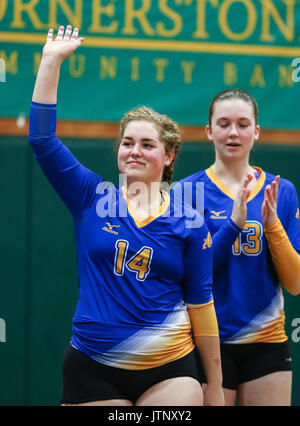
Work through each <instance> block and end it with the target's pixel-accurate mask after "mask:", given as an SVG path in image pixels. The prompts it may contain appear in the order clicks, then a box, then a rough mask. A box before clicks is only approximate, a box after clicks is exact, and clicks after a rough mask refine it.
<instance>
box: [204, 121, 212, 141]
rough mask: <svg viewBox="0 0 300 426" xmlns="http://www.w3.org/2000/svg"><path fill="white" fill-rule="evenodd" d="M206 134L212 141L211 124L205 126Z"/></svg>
mask: <svg viewBox="0 0 300 426" xmlns="http://www.w3.org/2000/svg"><path fill="white" fill-rule="evenodd" d="M205 134H206V137H207V139H208V140H210V141H212V132H211V127H210V125H209V124H207V125H206V126H205Z"/></svg>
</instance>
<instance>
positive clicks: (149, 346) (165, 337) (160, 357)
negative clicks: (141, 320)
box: [94, 305, 195, 370]
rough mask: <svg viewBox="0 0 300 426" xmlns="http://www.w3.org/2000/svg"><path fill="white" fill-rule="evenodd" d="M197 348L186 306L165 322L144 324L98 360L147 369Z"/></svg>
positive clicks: (97, 358) (137, 368) (135, 368)
mask: <svg viewBox="0 0 300 426" xmlns="http://www.w3.org/2000/svg"><path fill="white" fill-rule="evenodd" d="M194 348H195V345H194V342H193V339H192V336H191V323H190V320H189V315H188V313H187V309H186V307H185V306H184V305H182V307H181V308H180V309H177V307H176V308H175V311H174V312H172V313H171V314H169V315H168V316H167V318H166V320H165V321H164V322H163V323H162V324H158V325H157V326H151V327H147V326H146V327H144V328H143V329H141V330H139V331H138V332H137V333H135V334H133V335H132V336H130V337H128V338H127V339H126V340H125V341H123V342H122V343H120V344H119V345H117V346H115V347H114V348H113V349H111V350H110V351H108V352H107V353H105V354H102V355H97V356H96V357H95V358H94V359H95V360H96V361H99V362H102V363H104V364H106V365H111V366H113V367H117V368H125V369H128V370H145V369H148V368H154V367H158V366H160V365H163V364H166V363H168V362H172V361H175V360H177V359H179V358H182V357H183V356H185V355H187V354H189V353H190V352H191V351H192V350H193V349H194Z"/></svg>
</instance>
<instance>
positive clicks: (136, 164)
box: [127, 161, 144, 166]
mask: <svg viewBox="0 0 300 426" xmlns="http://www.w3.org/2000/svg"><path fill="white" fill-rule="evenodd" d="M127 164H129V165H130V166H143V165H144V163H141V162H140V161H128V162H127Z"/></svg>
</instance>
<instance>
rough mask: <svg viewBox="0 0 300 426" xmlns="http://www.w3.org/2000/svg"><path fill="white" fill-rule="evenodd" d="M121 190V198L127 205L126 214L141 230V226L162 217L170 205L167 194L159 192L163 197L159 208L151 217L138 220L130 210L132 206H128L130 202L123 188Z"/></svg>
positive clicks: (132, 210)
mask: <svg viewBox="0 0 300 426" xmlns="http://www.w3.org/2000/svg"><path fill="white" fill-rule="evenodd" d="M121 189H122V194H123V197H124V199H125V201H126V204H127V209H128V212H129V214H130V216H131V217H132V219H133V220H134V222H135V224H136V226H137V227H138V228H142V227H143V226H146V225H148V224H149V223H150V222H152V221H153V220H154V219H156V218H158V217H159V216H162V215H163V214H164V213H165V211H166V210H167V209H168V207H169V205H170V196H169V194H168V193H167V192H165V191H161V193H162V195H163V198H164V201H163V203H162V204H161V205H160V207H159V208H158V209H157V210H156V212H154V214H153V215H151V216H148V217H147V218H146V219H144V220H139V219H138V218H137V217H136V215H135V212H134V209H133V208H132V206H131V205H130V202H129V201H128V199H127V195H126V192H125V188H124V186H123V187H122V188H121Z"/></svg>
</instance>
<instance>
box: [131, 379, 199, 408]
mask: <svg viewBox="0 0 300 426" xmlns="http://www.w3.org/2000/svg"><path fill="white" fill-rule="evenodd" d="M135 405H139V406H147V405H148V406H149V405H152V406H168V405H173V406H181V405H190V406H201V405H203V392H202V388H201V385H200V383H199V382H198V381H197V380H196V379H193V378H192V377H175V378H172V379H168V380H164V381H162V382H159V383H157V384H156V385H154V386H152V387H151V388H149V389H148V390H147V391H146V392H144V393H143V394H142V395H141V396H140V397H139V399H138V400H137V401H136V404H135Z"/></svg>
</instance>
